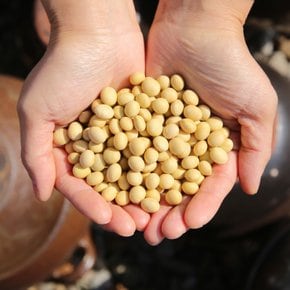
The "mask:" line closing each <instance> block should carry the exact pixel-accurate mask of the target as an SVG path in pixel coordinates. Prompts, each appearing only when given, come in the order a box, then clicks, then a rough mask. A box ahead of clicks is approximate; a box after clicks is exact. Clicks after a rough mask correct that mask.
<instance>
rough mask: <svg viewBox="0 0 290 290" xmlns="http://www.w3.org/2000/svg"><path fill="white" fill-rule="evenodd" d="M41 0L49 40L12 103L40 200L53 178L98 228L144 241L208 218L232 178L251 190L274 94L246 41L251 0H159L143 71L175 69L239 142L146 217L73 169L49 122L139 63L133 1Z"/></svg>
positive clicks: (57, 122)
mask: <svg viewBox="0 0 290 290" xmlns="http://www.w3.org/2000/svg"><path fill="white" fill-rule="evenodd" d="M96 3H97V4H96ZM43 4H44V6H45V8H46V11H47V13H48V16H49V18H50V22H51V37H50V42H49V44H48V48H47V51H46V54H45V56H44V57H43V58H42V60H41V61H40V63H39V64H38V65H37V66H36V67H35V69H34V70H33V71H32V72H31V74H30V76H29V77H28V79H27V80H26V82H25V86H24V89H23V92H22V96H21V98H20V101H19V105H18V111H19V117H20V123H21V132H22V158H23V162H24V164H25V166H26V168H27V170H28V172H29V174H30V176H31V178H32V181H33V184H34V188H35V192H36V196H37V197H38V198H39V199H40V200H43V201H44V200H47V199H48V198H49V197H50V194H51V190H52V188H53V186H54V185H55V186H56V188H57V189H58V190H59V191H61V192H62V193H63V194H64V195H65V196H66V197H67V198H68V199H69V200H70V201H71V202H72V203H73V204H74V205H75V206H76V207H77V208H78V209H79V210H80V211H81V212H82V213H84V214H85V215H86V216H88V217H89V218H91V219H92V220H93V221H95V222H96V223H98V224H102V225H104V226H103V227H104V228H105V229H107V230H111V231H114V232H116V233H117V234H119V235H122V236H129V235H132V234H133V233H134V231H135V230H136V229H137V230H140V231H144V237H145V239H146V240H147V242H148V243H150V244H152V245H156V244H158V243H160V242H161V241H162V240H163V239H164V238H168V239H176V238H178V237H180V236H181V235H182V234H184V233H185V232H186V231H187V230H188V229H190V228H192V229H194V228H199V227H201V226H203V225H205V224H206V223H207V222H209V221H210V220H211V219H212V217H213V216H214V215H215V213H216V211H217V210H218V208H219V207H220V205H221V203H222V201H223V199H224V198H225V197H226V195H227V194H228V193H229V192H230V190H231V188H232V187H233V185H234V183H235V182H236V180H237V178H239V181H240V183H241V185H242V187H243V189H244V191H245V192H247V193H249V194H254V193H255V192H257V190H258V186H259V182H260V177H261V175H262V173H263V170H264V168H265V166H266V164H267V162H268V160H269V158H270V155H271V147H272V142H273V131H274V123H275V114H276V107H277V96H276V94H275V91H274V89H273V88H272V86H271V84H270V82H269V80H268V78H267V77H266V75H265V74H264V73H263V71H262V70H261V68H260V67H259V66H258V64H257V63H256V62H255V60H254V59H253V58H252V56H251V55H250V53H249V51H248V49H247V46H246V44H245V41H244V35H243V24H244V21H245V19H246V17H247V14H248V12H249V10H250V8H251V5H252V1H249V0H243V1H231V0H196V1H192V0H179V1H175V0H160V2H159V6H158V10H157V13H156V16H155V19H154V23H153V25H152V27H151V30H150V33H149V39H148V43H147V55H146V74H147V75H152V76H158V75H160V74H161V73H164V74H168V75H170V74H172V73H180V74H181V75H182V76H183V77H184V78H185V80H186V83H187V85H188V87H191V88H194V89H195V90H196V91H197V93H198V94H199V95H200V98H201V99H202V101H203V102H205V103H206V104H208V105H209V106H210V107H211V108H212V111H213V113H214V114H216V115H218V116H220V117H222V118H223V119H224V120H225V123H226V125H227V126H229V127H230V128H231V130H232V131H233V132H234V134H233V138H234V139H235V140H236V147H237V150H236V151H234V152H231V153H230V154H229V162H228V163H227V164H225V165H220V166H215V167H214V172H213V175H212V176H210V177H208V178H207V179H206V181H205V182H204V183H203V184H202V186H201V188H200V191H199V192H198V193H197V194H196V195H195V196H194V197H193V198H192V199H191V198H185V199H184V201H183V203H182V204H181V205H179V206H176V207H171V206H168V205H164V204H163V205H162V206H161V209H160V211H159V212H157V213H155V214H153V215H151V218H150V216H149V215H148V214H146V213H144V212H143V211H142V210H141V209H140V208H139V207H136V206H134V205H129V206H126V207H124V208H120V207H118V206H116V205H111V204H109V203H107V202H105V201H104V200H103V199H102V198H101V197H100V195H98V194H96V193H95V192H94V191H93V190H92V189H91V188H90V187H89V186H88V185H86V184H85V182H84V181H82V180H79V179H77V178H74V177H73V176H72V175H71V166H70V165H69V164H68V163H67V161H66V153H65V152H64V151H63V150H61V149H59V148H54V149H53V146H52V132H53V130H54V129H55V128H56V127H57V126H65V125H67V124H68V123H69V122H71V121H72V120H74V119H75V118H76V117H77V116H78V114H79V113H80V112H81V111H82V110H84V109H85V108H86V107H87V106H88V105H89V104H90V103H91V102H92V101H93V100H94V99H95V98H96V96H97V95H98V93H99V92H100V90H101V88H103V87H104V86H106V85H111V86H114V87H122V86H124V85H126V84H127V83H126V81H127V79H128V76H129V75H130V74H131V73H133V72H135V71H144V69H145V67H144V66H145V64H144V58H145V57H144V48H143V46H144V44H143V39H142V34H141V32H140V30H139V27H138V24H137V23H136V19H135V15H134V13H135V12H134V8H133V5H132V2H131V1H129V0H128V1H113V0H109V1H92V0H84V1H82V2H81V3H80V1H77V0H46V1H43ZM87 7H89V9H86V8H87ZM116 18H117V19H118V21H116ZM120 20H122V21H120ZM60 76H62V77H60ZM217 185H218V186H217Z"/></svg>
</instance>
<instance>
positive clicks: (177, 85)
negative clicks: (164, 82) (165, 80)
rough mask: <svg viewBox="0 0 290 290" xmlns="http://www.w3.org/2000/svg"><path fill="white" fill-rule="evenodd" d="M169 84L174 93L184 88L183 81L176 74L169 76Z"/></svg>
mask: <svg viewBox="0 0 290 290" xmlns="http://www.w3.org/2000/svg"><path fill="white" fill-rule="evenodd" d="M170 84H171V86H172V87H173V88H174V89H175V90H176V91H182V90H183V88H184V80H183V78H182V77H181V76H180V75H178V74H174V75H172V76H171V78H170Z"/></svg>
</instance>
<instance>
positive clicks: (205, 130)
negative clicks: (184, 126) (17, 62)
mask: <svg viewBox="0 0 290 290" xmlns="http://www.w3.org/2000/svg"><path fill="white" fill-rule="evenodd" d="M209 134H210V125H209V124H208V123H206V122H200V123H198V124H197V126H196V130H195V133H194V137H195V138H196V139H197V140H205V139H206V138H207V137H208V136H209Z"/></svg>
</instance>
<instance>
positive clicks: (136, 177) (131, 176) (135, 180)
mask: <svg viewBox="0 0 290 290" xmlns="http://www.w3.org/2000/svg"><path fill="white" fill-rule="evenodd" d="M127 181H128V183H129V184H130V185H133V186H137V185H140V184H141V183H142V182H143V175H142V173H140V172H134V171H129V172H128V173H127Z"/></svg>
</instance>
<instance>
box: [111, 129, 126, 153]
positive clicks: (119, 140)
mask: <svg viewBox="0 0 290 290" xmlns="http://www.w3.org/2000/svg"><path fill="white" fill-rule="evenodd" d="M127 144H128V138H127V135H126V134H125V133H124V132H119V133H117V134H116V135H115V136H114V137H113V145H114V147H115V148H116V149H117V150H124V149H125V148H126V147H127Z"/></svg>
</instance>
